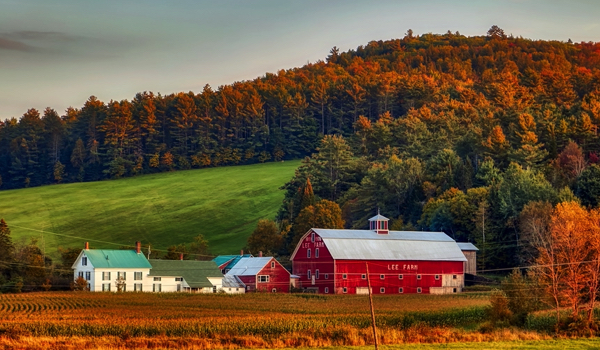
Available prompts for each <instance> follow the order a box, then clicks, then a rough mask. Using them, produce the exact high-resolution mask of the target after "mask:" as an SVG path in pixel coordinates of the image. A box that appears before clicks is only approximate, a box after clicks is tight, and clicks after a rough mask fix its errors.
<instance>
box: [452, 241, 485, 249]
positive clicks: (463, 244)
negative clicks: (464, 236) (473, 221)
mask: <svg viewBox="0 0 600 350" xmlns="http://www.w3.org/2000/svg"><path fill="white" fill-rule="evenodd" d="M456 244H458V247H459V248H460V250H479V249H477V247H476V246H475V245H473V243H468V242H456Z"/></svg>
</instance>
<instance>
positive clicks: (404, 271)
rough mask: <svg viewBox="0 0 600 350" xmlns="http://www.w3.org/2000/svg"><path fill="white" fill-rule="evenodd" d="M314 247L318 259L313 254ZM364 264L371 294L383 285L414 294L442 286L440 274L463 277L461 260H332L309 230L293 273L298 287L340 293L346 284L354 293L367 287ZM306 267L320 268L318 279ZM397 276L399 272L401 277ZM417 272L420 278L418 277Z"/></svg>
mask: <svg viewBox="0 0 600 350" xmlns="http://www.w3.org/2000/svg"><path fill="white" fill-rule="evenodd" d="M313 233H314V240H313V236H312V234H313ZM317 248H318V249H319V257H318V258H317V257H316V256H315V250H316V249H317ZM309 249H310V252H311V253H310V257H308V250H309ZM366 263H368V264H369V274H370V276H369V277H370V280H371V290H372V292H373V293H374V294H381V288H382V287H383V288H385V290H384V293H385V294H398V293H399V288H400V287H402V288H403V293H417V288H419V287H420V288H421V293H429V288H430V287H441V286H442V276H441V275H442V274H444V275H461V276H462V275H463V273H464V264H463V262H462V261H412V260H411V261H408V260H395V261H388V260H334V259H333V257H332V256H331V254H330V253H329V250H328V249H327V247H326V246H325V244H324V242H323V240H322V239H321V237H319V235H318V234H317V233H315V232H312V231H311V233H309V234H308V235H307V236H306V237H305V238H304V239H303V240H302V241H301V242H299V243H298V248H297V250H296V254H295V256H294V258H293V260H292V273H293V274H295V275H298V276H299V277H300V278H299V283H298V287H299V288H303V289H309V290H310V289H313V290H315V291H316V292H317V293H325V288H327V289H328V293H331V294H333V293H337V294H342V293H344V290H343V288H344V287H345V288H346V293H348V294H355V293H356V288H357V287H364V288H367V279H366ZM309 270H310V273H311V275H315V272H316V270H319V278H318V279H317V278H316V276H315V279H314V280H312V278H311V279H309V278H308V271H309ZM344 275H345V277H346V278H344ZM363 275H364V277H365V278H363ZM382 275H383V279H381V276H382ZM399 275H402V279H400V277H399ZM418 275H420V279H418V278H417V276H418ZM436 275H438V279H436ZM326 276H327V277H328V278H325V277H326Z"/></svg>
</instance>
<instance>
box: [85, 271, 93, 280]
mask: <svg viewBox="0 0 600 350" xmlns="http://www.w3.org/2000/svg"><path fill="white" fill-rule="evenodd" d="M91 279H92V273H91V272H90V271H86V272H85V280H86V281H89V280H91Z"/></svg>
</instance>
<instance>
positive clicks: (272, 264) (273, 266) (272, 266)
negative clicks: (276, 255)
mask: <svg viewBox="0 0 600 350" xmlns="http://www.w3.org/2000/svg"><path fill="white" fill-rule="evenodd" d="M271 268H272V269H274V268H275V261H271Z"/></svg>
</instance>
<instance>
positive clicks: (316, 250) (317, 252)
mask: <svg viewBox="0 0 600 350" xmlns="http://www.w3.org/2000/svg"><path fill="white" fill-rule="evenodd" d="M315 258H319V248H316V249H315Z"/></svg>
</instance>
